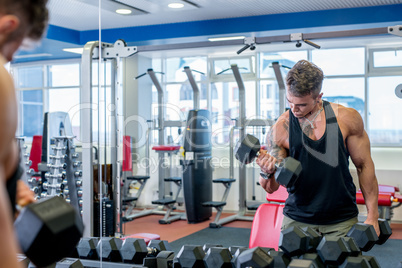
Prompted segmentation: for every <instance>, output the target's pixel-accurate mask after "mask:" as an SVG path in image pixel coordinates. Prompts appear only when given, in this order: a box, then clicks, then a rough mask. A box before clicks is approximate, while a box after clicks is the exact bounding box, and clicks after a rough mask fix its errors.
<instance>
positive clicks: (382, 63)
mask: <svg viewBox="0 0 402 268" xmlns="http://www.w3.org/2000/svg"><path fill="white" fill-rule="evenodd" d="M369 57H370V58H369V63H370V65H369V70H370V72H372V73H378V74H379V75H383V73H384V72H397V73H398V74H400V72H401V71H402V49H400V48H399V49H389V48H383V49H371V50H370V51H369Z"/></svg>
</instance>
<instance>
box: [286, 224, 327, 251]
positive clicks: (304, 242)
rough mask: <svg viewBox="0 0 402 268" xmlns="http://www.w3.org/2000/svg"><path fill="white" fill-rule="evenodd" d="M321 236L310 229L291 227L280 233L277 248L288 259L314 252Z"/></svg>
mask: <svg viewBox="0 0 402 268" xmlns="http://www.w3.org/2000/svg"><path fill="white" fill-rule="evenodd" d="M321 239H322V236H321V235H320V234H319V233H318V232H317V231H315V230H314V229H312V228H311V227H304V228H300V227H298V226H291V227H289V228H286V229H285V230H282V231H281V234H280V237H279V248H280V249H281V250H282V251H283V252H285V254H286V255H288V256H289V257H294V256H300V255H302V254H304V253H307V252H315V251H316V248H317V246H318V245H319V243H320V241H321Z"/></svg>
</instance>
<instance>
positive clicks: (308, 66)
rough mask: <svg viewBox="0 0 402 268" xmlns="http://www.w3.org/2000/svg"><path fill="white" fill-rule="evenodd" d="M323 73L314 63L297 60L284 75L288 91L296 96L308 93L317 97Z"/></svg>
mask: <svg viewBox="0 0 402 268" xmlns="http://www.w3.org/2000/svg"><path fill="white" fill-rule="evenodd" d="M323 79H324V73H323V72H322V70H321V69H320V68H319V67H318V66H317V65H315V64H313V63H311V62H309V61H306V60H300V61H298V62H297V63H296V64H295V65H294V66H293V68H292V69H290V70H289V72H288V74H287V76H286V85H287V87H288V90H289V93H291V94H292V95H294V96H296V97H304V96H307V95H309V94H310V93H311V94H312V95H313V97H314V98H315V97H317V96H318V95H319V94H320V92H321V87H322V80H323Z"/></svg>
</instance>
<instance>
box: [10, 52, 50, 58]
mask: <svg viewBox="0 0 402 268" xmlns="http://www.w3.org/2000/svg"><path fill="white" fill-rule="evenodd" d="M50 56H52V54H49V53H39V54H26V55H16V56H14V57H13V58H14V59H28V58H39V57H50Z"/></svg>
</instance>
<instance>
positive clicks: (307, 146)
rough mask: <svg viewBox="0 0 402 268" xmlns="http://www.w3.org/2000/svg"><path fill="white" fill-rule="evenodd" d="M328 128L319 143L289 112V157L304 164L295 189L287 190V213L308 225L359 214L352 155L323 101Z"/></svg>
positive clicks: (332, 112) (341, 219)
mask: <svg viewBox="0 0 402 268" xmlns="http://www.w3.org/2000/svg"><path fill="white" fill-rule="evenodd" d="M323 105H324V111H325V119H326V128H325V132H324V135H323V136H322V137H321V138H320V139H319V140H316V141H315V140H312V139H310V138H309V137H307V135H305V134H304V133H303V131H302V129H301V127H300V124H299V120H298V119H297V118H296V117H295V116H294V115H293V113H292V111H291V110H289V121H290V123H289V155H290V156H291V157H293V158H295V159H297V160H299V161H300V162H301V164H302V168H303V170H302V172H301V174H300V176H299V178H298V180H297V182H296V184H295V185H294V186H292V187H291V188H288V192H289V197H288V199H287V200H286V204H285V208H284V214H285V215H286V216H287V217H289V218H291V219H293V220H296V221H300V222H304V223H309V224H317V225H320V224H334V223H338V222H342V221H345V220H348V219H351V218H353V217H356V216H357V215H358V209H357V206H356V187H355V185H354V183H353V178H352V176H351V174H350V172H349V153H348V151H347V150H346V148H345V145H344V142H343V136H342V133H341V130H340V128H339V126H338V122H337V120H336V116H335V114H334V111H333V109H332V107H331V105H330V103H329V102H326V101H324V102H323Z"/></svg>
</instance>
